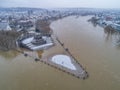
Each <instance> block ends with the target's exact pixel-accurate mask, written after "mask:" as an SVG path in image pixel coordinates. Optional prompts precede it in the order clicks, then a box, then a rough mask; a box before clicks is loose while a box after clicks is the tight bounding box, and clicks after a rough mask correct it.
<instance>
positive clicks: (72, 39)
mask: <svg viewBox="0 0 120 90" xmlns="http://www.w3.org/2000/svg"><path fill="white" fill-rule="evenodd" d="M90 17H91V16H84V17H78V18H77V17H75V16H70V17H66V18H63V19H60V20H57V21H54V22H53V23H52V24H51V28H52V29H53V31H54V34H56V35H57V36H58V37H59V39H60V40H61V41H62V42H64V44H65V46H66V47H67V48H69V50H70V51H71V53H72V54H73V55H74V56H75V57H76V58H77V60H78V61H79V62H80V63H81V64H82V65H83V67H85V69H86V70H87V71H88V73H89V75H90V76H89V78H88V79H86V80H82V79H77V78H74V77H72V76H70V75H67V74H66V73H63V72H61V71H58V70H56V69H54V68H51V67H49V66H47V65H45V64H43V63H41V62H35V61H34V60H33V58H31V57H25V56H24V55H22V54H20V53H18V52H16V51H9V52H0V90H120V70H119V69H120V65H119V64H120V48H119V46H117V45H116V43H117V42H118V41H119V35H118V34H116V33H111V32H107V31H105V30H104V29H103V28H102V27H99V26H96V27H95V26H93V25H92V24H91V23H90V22H87V20H88V19H89V18H90ZM25 52H28V53H29V54H30V55H32V56H34V57H40V58H43V59H44V58H46V57H48V56H50V55H54V54H64V53H65V52H64V50H63V49H62V48H61V47H60V45H59V44H58V43H56V46H54V47H52V48H50V49H48V50H45V51H39V52H30V51H25ZM37 54H38V55H37Z"/></svg>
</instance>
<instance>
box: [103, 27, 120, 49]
mask: <svg viewBox="0 0 120 90" xmlns="http://www.w3.org/2000/svg"><path fill="white" fill-rule="evenodd" d="M104 33H105V34H106V41H109V40H112V43H114V45H115V46H117V47H120V32H119V31H117V30H113V29H111V28H110V27H105V28H104Z"/></svg>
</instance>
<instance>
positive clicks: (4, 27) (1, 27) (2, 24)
mask: <svg viewBox="0 0 120 90" xmlns="http://www.w3.org/2000/svg"><path fill="white" fill-rule="evenodd" d="M0 30H5V31H9V30H12V29H11V27H10V26H9V24H8V22H0Z"/></svg>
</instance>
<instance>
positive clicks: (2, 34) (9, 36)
mask: <svg viewBox="0 0 120 90" xmlns="http://www.w3.org/2000/svg"><path fill="white" fill-rule="evenodd" d="M20 35H21V34H20V33H19V32H16V31H3V30H2V31H0V50H3V51H8V50H12V49H16V47H17V45H16V40H17V39H18V37H19V36H20Z"/></svg>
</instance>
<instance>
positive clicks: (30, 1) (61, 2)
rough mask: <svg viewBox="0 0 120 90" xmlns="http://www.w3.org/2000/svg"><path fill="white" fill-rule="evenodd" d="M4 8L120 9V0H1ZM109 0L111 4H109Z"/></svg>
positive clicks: (1, 5)
mask: <svg viewBox="0 0 120 90" xmlns="http://www.w3.org/2000/svg"><path fill="white" fill-rule="evenodd" d="M0 1H1V3H0V7H3V8H16V7H25V8H97V9H120V5H119V3H120V1H119V0H110V1H109V0H106V1H104V0H101V1H98V0H91V2H90V1H89V0H84V1H83V0H54V1H52V0H44V1H43V0H41V1H38V0H0ZM108 2H109V4H108Z"/></svg>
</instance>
